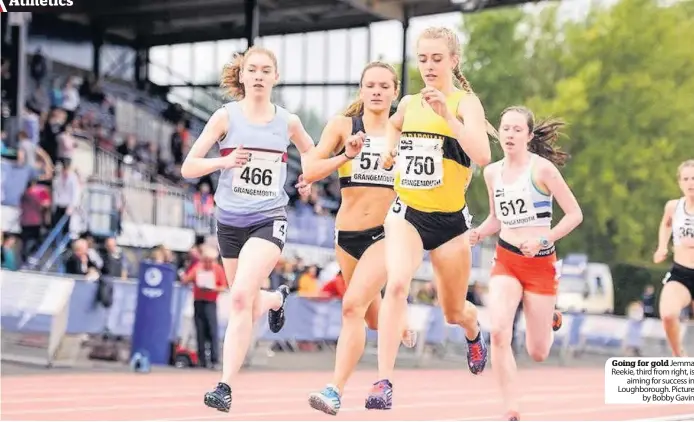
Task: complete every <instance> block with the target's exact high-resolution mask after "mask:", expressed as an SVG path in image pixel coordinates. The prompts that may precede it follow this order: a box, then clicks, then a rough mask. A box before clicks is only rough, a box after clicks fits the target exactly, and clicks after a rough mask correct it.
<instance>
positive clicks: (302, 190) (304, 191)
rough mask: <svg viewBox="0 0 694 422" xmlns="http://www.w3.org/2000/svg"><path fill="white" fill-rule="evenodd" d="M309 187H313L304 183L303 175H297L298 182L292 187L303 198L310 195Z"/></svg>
mask: <svg viewBox="0 0 694 422" xmlns="http://www.w3.org/2000/svg"><path fill="white" fill-rule="evenodd" d="M311 186H313V184H312V183H306V181H305V180H304V175H303V174H300V175H299V181H298V183H297V184H296V185H294V187H295V188H296V189H297V190H298V191H299V194H300V195H304V196H307V195H309V194H310V193H311Z"/></svg>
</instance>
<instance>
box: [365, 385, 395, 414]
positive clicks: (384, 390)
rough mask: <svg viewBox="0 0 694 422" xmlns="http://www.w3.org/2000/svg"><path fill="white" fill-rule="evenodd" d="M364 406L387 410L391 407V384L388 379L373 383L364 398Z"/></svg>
mask: <svg viewBox="0 0 694 422" xmlns="http://www.w3.org/2000/svg"><path fill="white" fill-rule="evenodd" d="M365 407H366V408H367V409H371V410H388V409H390V408H391V407H393V384H391V383H390V381H388V380H381V381H378V382H377V383H375V384H374V385H373V387H371V391H370V392H369V396H368V397H367V398H366V405H365Z"/></svg>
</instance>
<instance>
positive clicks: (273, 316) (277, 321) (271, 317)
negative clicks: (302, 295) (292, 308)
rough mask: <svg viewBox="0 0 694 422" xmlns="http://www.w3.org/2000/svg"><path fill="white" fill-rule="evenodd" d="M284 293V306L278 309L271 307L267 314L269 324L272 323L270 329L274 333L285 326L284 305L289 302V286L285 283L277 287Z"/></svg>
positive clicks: (278, 290)
mask: <svg viewBox="0 0 694 422" xmlns="http://www.w3.org/2000/svg"><path fill="white" fill-rule="evenodd" d="M276 291H277V292H279V293H280V294H281V295H282V306H280V308H279V309H278V310H276V311H275V310H274V309H270V312H268V314H267V320H268V324H269V325H270V331H272V332H273V333H279V331H280V330H281V329H282V327H284V320H285V318H284V305H285V304H286V303H287V296H289V287H287V286H285V285H284V284H283V285H281V286H280V287H278V288H277V290H276Z"/></svg>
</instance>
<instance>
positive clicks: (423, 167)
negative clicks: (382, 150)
mask: <svg viewBox="0 0 694 422" xmlns="http://www.w3.org/2000/svg"><path fill="white" fill-rule="evenodd" d="M398 171H399V172H400V186H402V187H403V188H406V189H433V188H435V187H438V186H441V184H442V183H443V140H442V139H426V138H414V137H403V138H401V139H400V148H399V150H398Z"/></svg>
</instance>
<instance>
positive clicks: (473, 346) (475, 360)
mask: <svg viewBox="0 0 694 422" xmlns="http://www.w3.org/2000/svg"><path fill="white" fill-rule="evenodd" d="M487 357H488V354H487V343H486V342H485V341H484V337H482V330H481V329H480V331H479V334H477V338H476V339H475V340H472V341H470V340H468V341H467V366H468V368H470V372H472V373H473V375H478V374H481V373H482V371H484V367H485V366H487Z"/></svg>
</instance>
